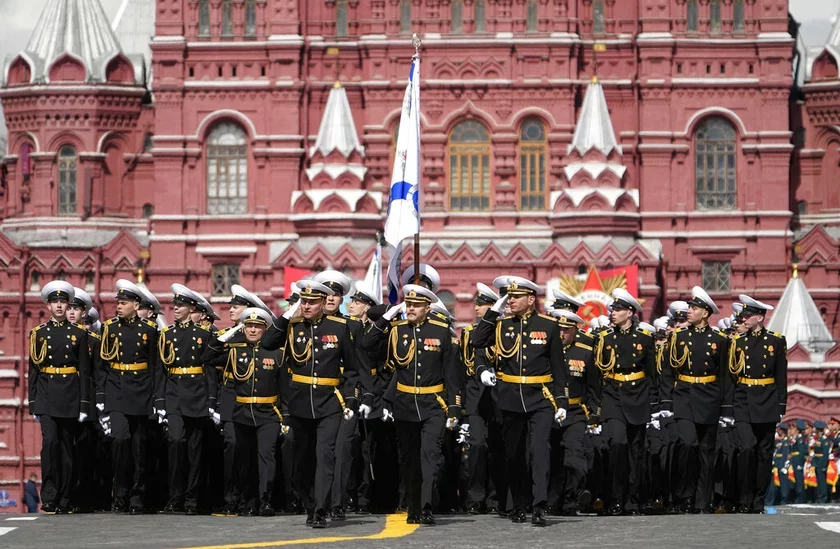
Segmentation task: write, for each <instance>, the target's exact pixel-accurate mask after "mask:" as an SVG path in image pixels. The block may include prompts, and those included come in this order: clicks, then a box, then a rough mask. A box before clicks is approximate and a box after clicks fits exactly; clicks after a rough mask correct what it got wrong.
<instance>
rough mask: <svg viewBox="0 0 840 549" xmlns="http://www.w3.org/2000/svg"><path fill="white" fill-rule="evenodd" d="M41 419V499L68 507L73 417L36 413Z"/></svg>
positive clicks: (71, 473)
mask: <svg viewBox="0 0 840 549" xmlns="http://www.w3.org/2000/svg"><path fill="white" fill-rule="evenodd" d="M39 418H40V420H41V501H42V502H44V503H45V504H46V503H52V504H53V505H58V506H60V507H69V505H70V495H71V487H72V486H73V444H74V442H75V438H76V432H77V431H78V428H79V422H78V420H77V419H76V418H67V417H54V416H48V415H42V416H39Z"/></svg>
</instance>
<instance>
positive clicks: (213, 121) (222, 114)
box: [195, 109, 257, 141]
mask: <svg viewBox="0 0 840 549" xmlns="http://www.w3.org/2000/svg"><path fill="white" fill-rule="evenodd" d="M225 119H228V120H232V121H235V122H238V123H239V124H240V125H242V126H243V127H244V128H245V131H246V133H247V134H248V137H249V138H250V139H254V136H256V135H257V128H256V127H255V126H254V123H253V122H251V119H250V118H248V117H247V116H245V115H244V114H242V113H241V112H239V111H235V110H233V109H220V110H218V111H213V112H211V113H210V114H208V115H207V116H205V117H204V119H203V120H202V121H201V122H199V124H198V127H197V128H196V130H195V136H196V137H197V138H198V139H199V141H204V140H206V139H207V136H208V134H209V133H210V131H212V129H213V128H214V127H215V126H216V125H217V124H220V123H222V122H224V121H225Z"/></svg>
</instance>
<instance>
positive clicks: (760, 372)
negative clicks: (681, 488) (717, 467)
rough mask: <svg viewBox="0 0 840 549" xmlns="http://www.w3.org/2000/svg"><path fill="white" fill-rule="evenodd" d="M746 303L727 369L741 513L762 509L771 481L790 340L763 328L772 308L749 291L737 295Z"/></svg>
mask: <svg viewBox="0 0 840 549" xmlns="http://www.w3.org/2000/svg"><path fill="white" fill-rule="evenodd" d="M738 299H739V300H740V301H741V303H743V304H744V308H743V310H742V311H741V314H740V316H741V318H742V319H743V325H744V329H745V330H746V332H745V333H744V334H742V335H740V336H737V337H735V338H734V339H733V341H732V344H731V345H730V347H729V349H730V351H729V372H730V375H731V376H732V379H731V381H732V382H733V383H734V384H735V389H734V397H733V404H734V412H735V415H734V420H735V432H736V433H737V436H738V444H739V448H740V452H739V454H738V458H737V467H738V477H739V478H740V480H741V489H740V492H739V493H740V496H739V498H740V502H739V505H738V509H737V511H738V512H740V513H750V512H752V513H763V512H764V495H765V493H766V492H767V487H768V486H769V484H770V471H771V466H772V458H773V439H774V434H775V432H776V424H777V423H778V422H779V421H780V420H781V418H783V417H784V415H785V409H786V408H787V345H786V342H785V338H784V336H782V335H781V334H778V333H776V332H769V331H767V330H766V329H765V328H764V315H765V314H766V313H767V311H770V310H772V309H773V307H771V306H770V305H766V304H764V303H762V302H760V301H757V300H755V299H753V298H751V297H750V296H748V295H744V294H741V295H740V296H738Z"/></svg>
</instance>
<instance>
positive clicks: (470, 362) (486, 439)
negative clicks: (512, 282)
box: [461, 282, 507, 515]
mask: <svg viewBox="0 0 840 549" xmlns="http://www.w3.org/2000/svg"><path fill="white" fill-rule="evenodd" d="M498 300H499V295H498V294H497V293H496V292H494V291H493V290H492V289H491V288H490V287H488V286H486V285H484V284H482V283H481V282H479V283H478V284H476V294H475V298H474V302H475V319H476V323H478V321H479V320H480V319H481V318H482V317H483V316H484V314H485V313H486V312H487V311H488V310H490V307H492V306H493V304H494V303H496V301H498ZM475 327H476V324H472V325H470V326H467V327H466V328H464V330H463V332H462V333H461V358H462V360H463V362H464V367H465V368H466V385H465V388H464V413H465V415H466V416H467V424H466V425H463V426H462V430H466V431H468V433H469V444H470V446H469V451H468V455H467V468H468V475H467V512H468V513H469V514H471V515H479V514H481V513H484V512H485V511H487V512H491V513H495V512H502V513H504V511H505V508H506V506H505V496H506V495H507V483H506V482H505V467H504V465H505V462H504V444H503V443H502V439H501V436H502V432H501V430H502V416H501V413H500V411H499V408H498V407H497V406H496V402H495V398H494V396H493V391H492V389H491V388H490V387H487V386H486V385H484V384H483V383H482V382H481V380H480V379H479V377H478V371H479V370H481V371H484V370H495V367H494V363H495V356H494V355H493V352H492V350H491V349H483V350H478V351H477V350H476V349H474V348H473V345H472V331H473V330H474V329H475Z"/></svg>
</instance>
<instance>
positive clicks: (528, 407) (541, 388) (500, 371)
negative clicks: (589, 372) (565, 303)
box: [473, 276, 569, 526]
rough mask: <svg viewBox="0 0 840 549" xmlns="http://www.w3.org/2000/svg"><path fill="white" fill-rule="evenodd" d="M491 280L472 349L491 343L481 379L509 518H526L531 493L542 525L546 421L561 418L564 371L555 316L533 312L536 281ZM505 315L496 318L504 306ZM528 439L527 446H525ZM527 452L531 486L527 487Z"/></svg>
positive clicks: (519, 520)
mask: <svg viewBox="0 0 840 549" xmlns="http://www.w3.org/2000/svg"><path fill="white" fill-rule="evenodd" d="M493 285H494V286H496V288H499V289H500V292H499V293H500V294H503V297H501V298H500V299H499V300H498V301H497V302H496V303H495V304H494V305H493V307H492V308H491V309H490V310H489V311H487V313H486V314H485V315H484V316H483V317H482V318H481V321H480V322H479V323H478V326H477V327H476V329H475V333H474V335H473V346H474V347H475V348H476V352H477V353H478V352H480V351H483V349H485V348H488V347H492V348H493V352H494V354H495V355H496V357H497V360H498V363H497V367H496V373H494V372H493V371H491V370H485V371H483V372H482V373H481V374H480V378H481V382H482V383H484V384H485V385H488V386H496V382H497V380H498V381H500V382H501V383H500V384H499V385H497V386H496V389H495V391H496V395H497V397H498V398H497V402H498V406H499V409H500V410H501V411H502V437H503V438H504V441H505V461H506V466H507V474H508V481H509V482H510V491H511V496H512V497H513V512H512V513H511V520H512V521H513V522H516V523H522V522H525V521H526V520H527V516H526V514H525V508H526V507H527V506H528V494H529V493H531V494H532V497H533V516H532V518H531V523H532V524H534V525H535V526H545V525H546V520H545V506H546V503H547V501H548V483H549V473H550V467H551V443H550V436H551V427H552V422H553V421H556V422H558V423H562V421H563V420H564V419H566V409H567V408H568V399H567V396H566V385H567V382H568V378H569V374H568V371H569V370H568V368H567V367H566V363H565V361H564V359H563V340H562V338H561V336H560V326H559V325H558V324H557V321H556V320H555V319H554V318H552V317H550V316H546V315H542V314H537V313H536V311H535V304H536V296H537V293H538V292H539V291H540V288H539V286H537V285H536V284H534V283H533V282H531V281H530V280H526V279H524V278H522V277H518V276H502V277H499V278H497V279H496V280H495V281H493ZM506 304H509V305H510V312H511V314H510V315H509V316H505V317H503V318H499V316H500V314H501V312H502V311H503V310H504V308H505V305H506ZM528 444H530V447H527V445H528ZM528 456H530V463H531V476H530V478H531V482H532V488H531V490H528V478H529V476H528V469H527V467H528Z"/></svg>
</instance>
